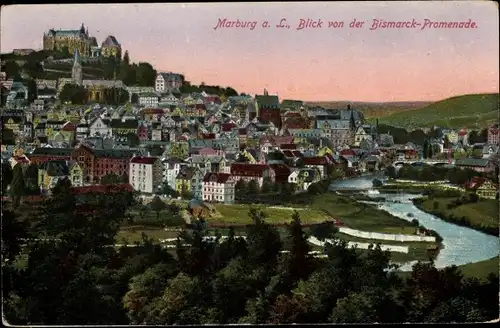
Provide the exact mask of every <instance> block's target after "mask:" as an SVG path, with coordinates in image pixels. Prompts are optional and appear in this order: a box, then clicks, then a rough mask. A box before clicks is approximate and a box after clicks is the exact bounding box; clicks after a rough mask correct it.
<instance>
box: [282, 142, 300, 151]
mask: <svg viewBox="0 0 500 328" xmlns="http://www.w3.org/2000/svg"><path fill="white" fill-rule="evenodd" d="M280 149H282V150H283V149H284V150H289V149H297V145H296V144H293V143H292V144H281V145H280Z"/></svg>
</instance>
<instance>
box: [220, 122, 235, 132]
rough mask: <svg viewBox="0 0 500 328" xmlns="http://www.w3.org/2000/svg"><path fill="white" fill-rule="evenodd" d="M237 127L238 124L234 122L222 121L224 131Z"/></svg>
mask: <svg viewBox="0 0 500 328" xmlns="http://www.w3.org/2000/svg"><path fill="white" fill-rule="evenodd" d="M235 127H236V124H234V123H222V131H223V132H229V131H231V130H232V129H233V128H235Z"/></svg>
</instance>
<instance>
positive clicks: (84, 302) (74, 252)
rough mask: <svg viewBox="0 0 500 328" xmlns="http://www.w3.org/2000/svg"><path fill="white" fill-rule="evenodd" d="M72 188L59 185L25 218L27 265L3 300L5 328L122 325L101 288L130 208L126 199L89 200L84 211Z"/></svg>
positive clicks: (119, 196) (110, 195)
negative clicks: (10, 326) (16, 327)
mask: <svg viewBox="0 0 500 328" xmlns="http://www.w3.org/2000/svg"><path fill="white" fill-rule="evenodd" d="M70 187H71V184H70V183H69V181H68V180H60V182H58V184H57V185H56V186H55V187H54V188H53V190H52V197H51V198H50V199H48V200H46V201H44V202H43V203H42V204H41V205H39V206H37V207H34V208H31V209H30V210H29V211H26V212H24V213H23V214H24V215H27V216H28V221H26V222H29V223H30V226H29V227H28V236H29V239H28V240H26V241H25V242H24V243H25V247H24V248H23V252H24V253H25V254H26V255H27V258H28V261H27V263H26V264H25V265H24V267H23V270H21V271H19V277H18V278H19V279H15V280H14V282H13V284H12V286H11V287H12V288H11V290H10V293H9V295H6V297H7V300H6V301H5V303H4V304H8V306H7V307H6V308H5V312H4V313H5V316H6V319H7V320H8V321H9V323H13V324H22V325H26V324H35V325H36V324H42V323H43V324H49V325H50V324H55V323H58V324H60V323H62V324H74V323H76V322H78V323H82V324H104V323H105V322H110V320H111V321H114V322H120V323H121V324H123V323H124V319H125V316H124V315H123V316H121V315H120V311H119V310H118V309H119V308H117V307H115V305H116V304H117V303H116V302H115V301H116V299H114V298H113V297H110V296H112V294H110V293H109V292H106V291H105V288H103V285H102V284H101V285H99V283H102V279H103V277H109V271H106V265H108V264H109V265H110V266H111V264H110V263H108V261H109V260H110V258H113V257H114V256H113V253H114V252H115V250H114V249H113V248H110V247H109V246H108V245H111V244H113V243H114V242H115V236H116V232H117V231H118V228H119V224H120V223H121V222H122V220H123V217H124V215H125V211H126V210H127V208H128V205H127V203H126V202H124V200H125V199H126V197H125V196H126V194H117V193H113V192H110V193H107V194H106V196H105V197H103V196H101V195H89V197H91V198H92V199H91V201H89V202H88V203H86V204H85V209H83V207H81V206H80V205H78V204H77V202H76V198H75V197H74V195H73V194H72V193H71V189H70ZM122 196H123V197H124V198H122ZM89 200H90V199H89ZM112 205H113V206H112ZM77 209H78V210H77ZM26 284H27V285H29V286H30V288H25V286H26ZM4 295H5V294H4ZM80 302H81V303H80ZM121 311H123V310H121ZM88 313H92V316H89V315H88Z"/></svg>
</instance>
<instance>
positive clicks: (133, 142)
mask: <svg viewBox="0 0 500 328" xmlns="http://www.w3.org/2000/svg"><path fill="white" fill-rule="evenodd" d="M127 141H128V145H129V146H130V147H132V148H134V147H137V146H138V145H139V143H140V141H139V137H138V136H137V134H135V133H132V132H129V133H127Z"/></svg>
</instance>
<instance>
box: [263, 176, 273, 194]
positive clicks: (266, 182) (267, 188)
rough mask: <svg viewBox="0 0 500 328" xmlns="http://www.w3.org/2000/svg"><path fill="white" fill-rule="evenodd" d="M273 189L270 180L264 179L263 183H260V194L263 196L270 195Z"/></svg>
mask: <svg viewBox="0 0 500 328" xmlns="http://www.w3.org/2000/svg"><path fill="white" fill-rule="evenodd" d="M272 188H273V182H272V180H271V178H269V177H265V178H264V181H263V182H262V188H261V189H260V192H261V193H263V194H267V193H270V192H271V190H272Z"/></svg>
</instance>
